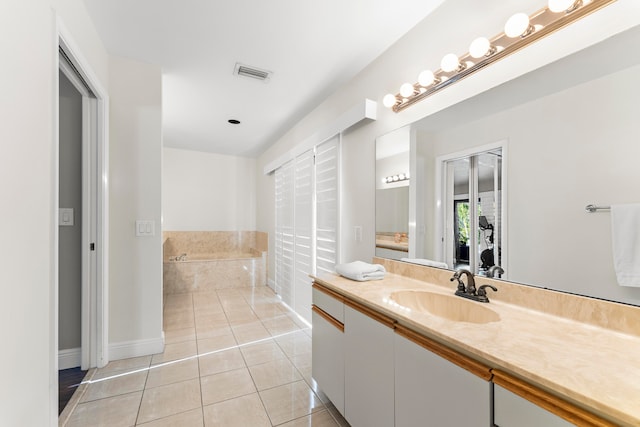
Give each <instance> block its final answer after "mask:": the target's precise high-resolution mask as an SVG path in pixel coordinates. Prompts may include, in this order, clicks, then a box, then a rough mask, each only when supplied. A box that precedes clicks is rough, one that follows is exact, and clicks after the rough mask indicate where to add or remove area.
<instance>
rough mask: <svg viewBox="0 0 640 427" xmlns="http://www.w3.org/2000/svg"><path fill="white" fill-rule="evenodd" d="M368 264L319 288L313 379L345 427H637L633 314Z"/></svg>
mask: <svg viewBox="0 0 640 427" xmlns="http://www.w3.org/2000/svg"><path fill="white" fill-rule="evenodd" d="M375 262H378V263H382V264H383V265H385V268H386V269H387V271H388V272H389V273H388V274H387V276H386V277H385V279H384V280H380V281H372V282H354V281H351V280H348V279H345V278H342V277H340V276H337V275H324V276H320V277H314V288H313V304H314V306H313V326H314V332H313V377H314V379H315V380H316V381H317V382H318V384H319V387H320V389H321V390H323V392H325V394H326V395H327V396H328V397H329V399H330V400H331V401H332V402H333V403H334V405H335V406H336V408H338V410H339V411H340V412H341V413H342V414H343V415H344V417H345V418H346V420H347V421H348V422H349V423H350V424H351V426H352V427H361V426H362V427H364V426H367V427H372V426H384V427H389V426H397V427H400V426H415V425H434V426H435V425H437V426H447V425H448V426H461V425H464V426H487V425H489V426H492V425H497V426H500V427H509V426H518V427H523V426H524V427H527V426H541V425H544V426H552V427H553V426H569V425H580V426H637V425H640V405H639V404H638V398H639V397H640V364H638V357H640V307H635V306H629V305H624V304H618V303H612V302H607V301H601V300H596V299H591V298H585V297H580V296H575V295H569V294H563V293H559V292H555V291H550V290H544V289H539V288H532V287H528V286H522V285H518V284H513V283H509V282H504V281H493V280H491V279H486V278H478V283H477V284H478V285H482V284H492V285H495V286H497V287H498V288H499V290H498V292H496V293H491V294H490V295H489V297H490V299H491V302H490V303H488V304H483V303H479V302H475V301H469V300H465V299H464V298H460V297H457V296H454V295H453V293H454V291H455V285H453V284H452V283H451V282H450V281H449V278H450V276H451V274H452V272H451V271H447V270H440V269H435V268H430V267H426V266H419V265H411V264H407V263H401V262H397V261H393V260H382V259H376V260H375ZM432 301H436V303H435V304H433V303H432Z"/></svg>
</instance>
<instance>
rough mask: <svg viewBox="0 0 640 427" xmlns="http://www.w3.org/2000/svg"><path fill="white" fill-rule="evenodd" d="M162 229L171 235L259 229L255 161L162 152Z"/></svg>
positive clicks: (196, 153) (206, 154)
mask: <svg viewBox="0 0 640 427" xmlns="http://www.w3.org/2000/svg"><path fill="white" fill-rule="evenodd" d="M162 153H163V159H162V220H163V224H162V228H163V230H170V231H235V230H255V229H256V160H255V159H250V158H245V157H237V156H225V155H221V154H213V153H203V152H198V151H189V150H179V149H175V148H164V149H163V150H162Z"/></svg>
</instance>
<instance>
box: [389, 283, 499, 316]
mask: <svg viewBox="0 0 640 427" xmlns="http://www.w3.org/2000/svg"><path fill="white" fill-rule="evenodd" d="M390 299H392V300H393V301H395V302H396V303H397V304H399V305H401V306H403V307H407V308H410V309H411V310H415V311H422V312H427V313H429V314H432V315H434V316H438V317H442V318H444V319H447V320H452V321H454V322H469V323H490V322H497V321H498V320H500V315H499V314H498V313H496V312H495V311H493V310H492V309H490V308H488V307H486V306H485V305H483V304H482V303H478V302H474V301H470V300H467V299H464V298H461V297H458V296H455V295H444V294H436V293H433V292H427V291H398V292H393V293H392V294H391V295H390Z"/></svg>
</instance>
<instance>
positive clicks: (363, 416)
mask: <svg viewBox="0 0 640 427" xmlns="http://www.w3.org/2000/svg"><path fill="white" fill-rule="evenodd" d="M344 314H345V321H344V338H345V342H344V347H345V366H344V370H345V372H344V374H345V401H344V403H345V414H344V415H345V418H346V420H347V421H348V422H349V424H350V425H351V427H390V426H393V423H394V416H393V414H394V399H393V394H394V389H393V384H394V381H393V335H394V334H393V328H392V323H388V322H385V320H384V319H378V320H376V319H374V318H373V317H370V316H369V315H365V314H363V313H362V312H361V311H358V310H356V309H354V308H352V307H350V306H349V305H345V307H344ZM385 323H386V324H385ZM314 333H315V331H314Z"/></svg>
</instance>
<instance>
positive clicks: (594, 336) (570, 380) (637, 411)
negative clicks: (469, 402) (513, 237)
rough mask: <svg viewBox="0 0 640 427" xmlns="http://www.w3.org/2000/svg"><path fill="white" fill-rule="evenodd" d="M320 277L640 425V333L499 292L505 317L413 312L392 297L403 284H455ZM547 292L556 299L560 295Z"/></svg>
mask: <svg viewBox="0 0 640 427" xmlns="http://www.w3.org/2000/svg"><path fill="white" fill-rule="evenodd" d="M443 272H444V270H443ZM441 274H445V273H441ZM448 274H449V275H450V272H448ZM314 279H315V280H316V281H317V282H318V283H320V284H322V285H325V286H326V287H328V288H330V289H332V290H334V291H336V292H338V293H339V294H342V295H343V296H345V297H348V298H351V299H352V300H355V301H357V302H359V303H361V304H364V305H366V306H368V307H370V308H373V309H375V310H377V311H379V312H381V313H384V314H386V315H387V316H389V317H391V318H393V319H395V320H396V321H397V322H398V323H399V324H402V325H404V326H407V327H409V328H411V329H413V330H415V331H417V332H420V333H422V334H424V335H425V336H427V337H430V338H432V339H435V340H437V341H440V342H442V343H444V344H445V345H448V346H449V347H451V348H453V349H456V350H458V351H460V352H461V353H464V354H466V355H469V356H471V357H472V358H474V359H476V360H478V361H480V362H483V363H485V364H487V365H488V366H489V367H491V368H499V369H502V370H503V371H506V372H508V373H511V374H513V375H515V376H518V377H520V378H522V379H524V380H527V381H528V382H530V383H531V384H533V385H536V386H538V387H540V388H542V389H544V390H547V391H549V392H551V393H552V394H556V395H558V396H561V397H563V398H565V399H566V400H568V401H570V402H572V403H574V404H576V405H577V406H581V407H583V408H585V409H587V410H589V411H591V412H594V413H595V414H598V415H600V416H602V417H603V418H606V419H609V420H611V421H614V422H615V423H618V424H620V425H625V426H640V336H639V335H640V334H638V335H636V334H633V333H622V332H619V331H616V330H613V329H609V328H605V327H600V326H594V325H591V324H587V323H584V322H580V321H576V320H573V319H570V318H565V317H560V316H557V315H553V314H548V313H545V312H543V311H538V310H533V309H531V308H526V307H523V306H519V305H516V304H512V303H507V302H504V301H499V300H497V298H496V299H492V301H491V302H490V303H489V304H488V306H489V307H490V308H491V309H493V310H494V311H495V312H497V313H498V314H499V315H500V321H498V322H492V323H486V324H475V323H466V322H454V321H449V320H446V319H443V318H439V317H436V316H433V315H431V314H429V313H424V312H418V311H415V310H413V311H410V312H409V311H407V310H406V309H405V308H403V307H398V306H397V305H396V304H394V303H393V302H389V299H388V298H389V295H390V294H391V292H393V291H397V290H425V291H429V292H434V293H443V294H449V295H451V294H452V293H453V292H454V290H455V287H454V285H453V284H451V283H450V282H449V281H448V280H446V283H442V284H440V282H442V280H439V281H438V284H436V283H434V282H435V281H434V282H428V281H424V280H417V279H414V278H410V277H406V276H401V275H398V274H392V273H387V275H386V277H385V279H384V280H378V281H370V282H355V281H352V280H349V279H345V278H343V277H340V276H338V275H330V274H327V275H321V276H319V277H314ZM477 281H480V282H482V279H481V278H478V279H477ZM485 282H486V281H485ZM485 282H482V283H485ZM491 283H494V282H491ZM497 286H498V287H499V288H500V286H501V285H500V284H497ZM509 291H510V288H509V286H506V287H505V289H502V292H503V293H505V292H509ZM489 294H490V295H489V296H490V298H491V292H489ZM495 295H498V294H495ZM548 295H549V296H551V297H553V295H554V293H553V292H550V293H549V294H548ZM555 295H557V294H555ZM473 303H474V304H482V303H476V302H473ZM597 303H598V302H597V301H596V302H595V304H597ZM605 304H610V303H605ZM483 305H484V304H483ZM542 305H544V304H542ZM624 310H628V308H625V309H624ZM638 310H640V308H638ZM596 311H597V310H596ZM596 314H597V313H594V315H596Z"/></svg>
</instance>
